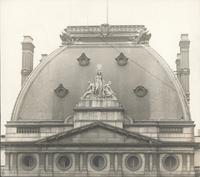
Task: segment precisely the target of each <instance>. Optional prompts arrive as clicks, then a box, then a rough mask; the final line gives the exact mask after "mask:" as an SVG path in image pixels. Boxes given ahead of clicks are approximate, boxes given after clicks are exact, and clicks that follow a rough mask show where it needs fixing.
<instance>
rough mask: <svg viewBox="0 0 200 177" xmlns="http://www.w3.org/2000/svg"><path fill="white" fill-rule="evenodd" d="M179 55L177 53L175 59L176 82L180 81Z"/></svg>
mask: <svg viewBox="0 0 200 177" xmlns="http://www.w3.org/2000/svg"><path fill="white" fill-rule="evenodd" d="M180 59H181V56H180V53H177V58H176V75H177V78H178V80H179V81H180Z"/></svg>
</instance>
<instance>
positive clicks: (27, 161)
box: [22, 155, 36, 170]
mask: <svg viewBox="0 0 200 177" xmlns="http://www.w3.org/2000/svg"><path fill="white" fill-rule="evenodd" d="M35 166H36V158H35V157H34V156H32V155H26V156H23V157H22V167H23V168H24V169H25V170H32V169H34V168H35Z"/></svg>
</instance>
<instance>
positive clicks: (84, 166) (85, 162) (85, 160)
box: [82, 153, 88, 171]
mask: <svg viewBox="0 0 200 177" xmlns="http://www.w3.org/2000/svg"><path fill="white" fill-rule="evenodd" d="M82 157H83V158H82V169H83V170H86V171H87V169H88V154H87V153H83V155H82Z"/></svg>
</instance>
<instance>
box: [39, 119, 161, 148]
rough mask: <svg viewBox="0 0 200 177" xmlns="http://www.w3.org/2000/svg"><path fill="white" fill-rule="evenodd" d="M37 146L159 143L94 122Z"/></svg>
mask: <svg viewBox="0 0 200 177" xmlns="http://www.w3.org/2000/svg"><path fill="white" fill-rule="evenodd" d="M36 143H37V144H57V145H61V144H144V145H147V144H151V145H152V144H158V143H160V142H159V141H157V140H155V139H152V138H150V137H146V136H143V135H140V134H138V133H133V132H129V131H127V130H124V129H122V128H118V127H114V126H111V125H108V124H105V123H102V122H94V123H91V124H88V125H85V126H82V127H78V128H74V129H72V130H69V131H65V132H62V133H58V134H56V135H53V136H49V137H46V138H44V139H41V140H39V141H37V142H36Z"/></svg>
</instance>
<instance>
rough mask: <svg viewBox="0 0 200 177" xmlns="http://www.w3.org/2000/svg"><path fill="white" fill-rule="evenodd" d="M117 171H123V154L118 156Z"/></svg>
mask: <svg viewBox="0 0 200 177" xmlns="http://www.w3.org/2000/svg"><path fill="white" fill-rule="evenodd" d="M117 170H118V171H121V170H122V154H121V153H119V154H117Z"/></svg>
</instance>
